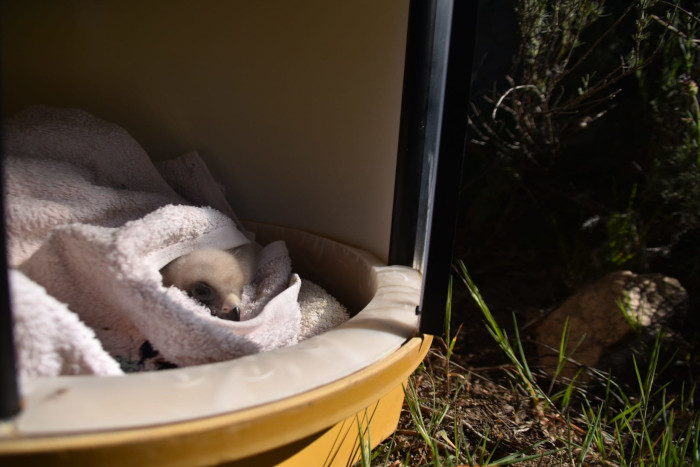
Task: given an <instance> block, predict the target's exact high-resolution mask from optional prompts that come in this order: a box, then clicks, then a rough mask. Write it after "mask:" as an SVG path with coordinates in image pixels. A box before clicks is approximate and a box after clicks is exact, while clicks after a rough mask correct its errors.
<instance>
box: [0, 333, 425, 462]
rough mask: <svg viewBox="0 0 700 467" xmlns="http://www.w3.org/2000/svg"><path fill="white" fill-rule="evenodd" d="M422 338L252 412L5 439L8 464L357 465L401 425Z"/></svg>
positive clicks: (0, 452) (2, 447)
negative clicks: (363, 444) (363, 452)
mask: <svg viewBox="0 0 700 467" xmlns="http://www.w3.org/2000/svg"><path fill="white" fill-rule="evenodd" d="M431 341H432V338H431V336H421V337H414V338H412V339H410V340H409V341H407V342H406V344H404V345H403V346H401V347H400V348H399V349H397V350H396V351H395V352H393V353H392V354H391V355H388V356H387V357H386V358H384V359H382V360H380V361H378V362H376V363H375V364H373V365H370V366H369V367H367V368H365V369H364V370H361V371H358V372H357V373H354V374H352V375H350V376H348V377H346V378H343V379H341V380H338V381H336V382H334V383H331V384H328V385H326V386H322V387H319V388H317V389H314V390H311V391H308V392H306V393H303V394H299V395H297V396H294V397H290V398H287V399H284V400H281V401H279V402H276V403H271V404H266V405H264V406H260V407H254V408H251V409H248V410H241V411H238V412H234V413H230V414H223V415H220V416H216V417H210V418H206V419H201V420H192V421H187V422H183V423H173V424H168V425H164V426H154V427H149V428H139V429H133V430H121V431H114V432H105V433H90V434H82V435H72V436H53V437H40V438H19V439H14V440H11V441H10V440H7V441H5V442H3V443H0V464H2V465H3V466H6V465H8V466H9V465H22V466H26V465H42V466H49V465H71V466H83V465H85V466H87V465H100V466H108V465H120V466H121V465H149V466H156V465H182V466H193V465H216V464H227V465H241V466H243V465H246V466H250V465H256V466H257V465H286V466H295V465H298V466H312V465H329V466H330V465H352V464H354V463H355V462H356V461H357V460H358V459H359V456H360V449H359V447H360V443H359V436H358V434H359V430H360V429H362V430H363V436H364V439H365V440H368V441H371V446H372V447H374V446H376V445H378V444H379V443H380V442H381V441H382V440H384V439H385V438H386V437H388V436H389V435H390V434H391V433H392V432H393V431H394V430H395V429H396V426H397V422H398V418H399V416H400V412H401V404H402V401H403V384H404V383H405V382H406V380H407V378H408V376H409V375H410V374H411V373H412V372H413V370H414V369H415V368H416V367H417V366H418V365H419V364H420V362H421V361H422V360H423V358H424V357H425V354H426V353H427V352H428V349H429V348H430V344H431Z"/></svg>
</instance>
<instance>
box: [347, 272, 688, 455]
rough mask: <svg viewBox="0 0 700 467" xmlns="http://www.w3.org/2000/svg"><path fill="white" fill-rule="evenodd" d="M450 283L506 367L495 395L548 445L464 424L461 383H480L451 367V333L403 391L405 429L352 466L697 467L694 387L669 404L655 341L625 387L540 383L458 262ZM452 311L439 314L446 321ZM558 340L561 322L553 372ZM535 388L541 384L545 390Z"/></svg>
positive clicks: (465, 386)
mask: <svg viewBox="0 0 700 467" xmlns="http://www.w3.org/2000/svg"><path fill="white" fill-rule="evenodd" d="M457 275H458V278H459V279H460V280H461V281H462V282H463V283H464V284H465V286H466V287H467V289H468V290H469V292H470V294H471V296H472V297H473V298H474V300H475V302H476V303H477V305H478V306H479V308H480V310H481V312H482V316H483V318H484V323H485V326H486V328H487V329H488V331H489V333H490V334H491V336H492V337H493V339H494V343H495V344H496V345H497V346H498V347H499V348H500V349H501V351H502V352H503V354H504V355H505V357H506V359H507V361H508V363H507V364H506V365H503V366H502V370H503V371H505V372H506V374H507V375H508V378H507V381H510V386H508V387H507V388H506V387H504V391H506V393H508V391H510V393H511V394H513V395H516V396H518V395H519V396H518V397H524V398H526V399H528V400H527V403H528V405H529V406H530V407H531V408H532V410H531V412H530V413H531V414H532V418H533V420H528V421H525V422H523V423H524V426H528V425H527V424H528V423H530V424H531V426H536V425H537V424H539V425H541V426H553V427H556V429H549V432H548V436H542V437H541V439H534V438H530V441H529V442H528V444H526V445H522V444H521V445H515V444H514V443H513V441H512V440H507V439H505V438H503V436H502V434H495V433H494V432H491V431H489V429H483V430H480V429H477V428H475V427H474V426H472V425H471V424H470V423H468V422H466V420H464V418H463V414H464V413H465V412H464V410H473V409H470V408H469V407H471V406H469V407H466V408H465V407H462V406H465V405H468V404H467V403H468V402H469V400H470V397H471V396H470V390H469V386H470V383H469V381H470V380H471V381H482V380H485V379H487V378H488V377H486V376H481V375H475V374H474V373H473V372H470V371H468V370H467V369H465V368H462V367H460V366H459V365H457V364H456V363H454V362H451V361H450V359H451V357H452V356H453V351H454V346H455V341H456V334H455V335H450V332H449V329H450V328H449V327H447V330H448V332H447V334H446V338H445V340H442V341H441V347H442V348H440V346H438V348H437V349H436V351H435V353H433V360H437V362H438V364H435V365H434V364H432V363H430V362H429V361H428V360H426V363H424V364H423V365H421V367H420V368H419V369H418V370H417V371H416V372H415V374H414V375H413V376H412V377H411V378H410V380H409V384H408V386H407V387H406V388H405V397H406V406H405V411H406V412H407V416H406V417H405V418H406V419H407V420H408V422H407V423H404V425H403V426H402V427H400V429H399V430H397V432H396V433H395V434H394V436H393V437H392V438H390V439H389V440H387V441H385V442H384V443H383V444H381V445H380V446H379V447H377V448H376V449H375V450H374V451H373V452H371V453H370V452H369V450H368V448H367V441H366V440H363V441H362V443H363V444H362V446H363V456H362V460H361V462H360V465H363V466H369V465H375V466H376V465H382V466H392V467H394V466H399V465H411V466H414V465H425V466H456V465H515V464H518V465H584V464H589V465H610V466H647V465H700V430H698V428H699V427H700V414H697V413H695V410H694V407H693V400H694V393H695V388H694V387H686V386H683V387H682V388H681V390H680V391H676V393H675V394H673V395H672V394H671V392H670V388H669V385H668V384H667V383H664V382H662V381H663V373H664V369H665V366H666V362H665V361H662V357H661V356H662V352H661V349H662V346H663V342H664V337H663V336H659V337H658V338H657V339H656V341H655V342H654V344H653V345H652V346H651V347H650V348H649V355H648V359H647V360H648V363H647V364H646V365H645V366H644V367H641V366H640V364H638V361H637V360H635V361H634V376H635V381H634V382H633V383H634V384H633V385H631V386H630V385H623V384H620V383H618V382H617V381H616V380H615V379H614V377H613V376H611V375H605V374H603V373H601V372H596V371H593V370H590V369H583V368H582V369H581V370H580V371H579V374H580V373H581V372H582V371H584V370H586V371H588V372H589V373H590V374H591V375H592V376H594V378H593V379H594V380H595V381H597V383H595V382H594V383H588V384H587V385H584V384H579V383H577V379H576V378H574V379H573V380H570V381H568V380H567V381H564V380H562V381H559V371H555V373H554V377H553V378H551V379H549V380H548V379H547V378H544V377H543V376H540V375H539V374H538V373H537V372H536V371H535V370H534V367H533V366H532V365H531V364H530V363H528V360H527V355H526V352H525V347H524V346H523V342H522V340H521V337H520V335H519V333H518V326H517V322H514V333H513V334H514V336H513V338H512V339H511V338H509V337H508V335H507V333H506V331H505V330H504V329H503V328H502V327H501V326H499V324H498V323H497V322H496V320H495V319H494V317H493V315H492V313H491V312H490V310H489V308H488V306H487V305H486V303H485V301H484V300H483V297H482V296H481V294H480V292H479V290H478V288H477V287H476V285H475V284H474V282H473V281H472V279H471V278H470V276H469V273H468V271H467V269H466V268H465V267H464V265H463V264H462V263H458V268H457ZM450 297H451V296H450ZM451 304H452V301H451V299H450V300H448V305H449V306H451ZM451 311H452V310H451V309H450V308H449V307H448V310H447V312H448V316H450V314H451ZM567 340H568V323H567V325H565V327H564V329H563V330H562V339H561V342H562V344H561V346H560V357H559V360H558V362H559V363H558V365H557V368H558V369H559V370H561V368H562V366H563V364H564V363H565V362H567V361H569V360H570V357H571V355H565V354H564V349H566V348H567V345H566V344H567ZM579 344H580V342H579ZM443 350H444V352H442V351H443ZM436 355H437V357H436ZM439 362H442V364H439ZM475 378H476V379H475ZM540 380H541V381H542V382H544V383H546V390H545V389H544V388H543V387H542V386H541V385H540ZM450 381H452V383H450ZM455 382H456V384H453V383H455ZM592 384H593V385H595V384H597V389H598V391H597V392H596V391H595V390H593V389H591V386H592ZM502 387H503V386H502ZM493 422H494V424H493V425H492V426H493V427H497V426H498V425H497V423H498V420H496V421H493ZM368 435H369V434H368ZM365 451H366V452H365Z"/></svg>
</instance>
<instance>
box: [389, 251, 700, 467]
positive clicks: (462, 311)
mask: <svg viewBox="0 0 700 467" xmlns="http://www.w3.org/2000/svg"><path fill="white" fill-rule="evenodd" d="M506 255H507V258H506ZM550 258H552V256H551V255H550V254H549V252H529V253H523V252H518V253H515V252H512V251H510V252H504V254H503V256H501V255H496V254H491V255H475V254H472V255H471V256H470V257H469V258H467V259H466V260H465V264H467V266H468V268H470V269H469V272H470V275H471V277H472V279H473V280H474V282H475V283H476V284H477V286H478V287H479V289H480V292H481V294H482V296H483V297H484V299H485V302H486V303H487V304H488V306H489V308H490V310H491V313H492V314H493V315H494V317H495V319H496V321H497V322H498V323H499V325H500V326H501V327H502V329H504V330H506V332H507V333H508V335H509V336H511V337H512V336H513V334H514V332H513V329H514V322H513V317H515V319H516V320H517V324H518V328H519V330H520V337H521V340H522V341H523V343H524V349H525V353H526V355H527V356H528V362H529V363H530V364H531V368H532V370H533V372H534V373H535V374H536V378H538V383H539V384H540V386H541V387H547V385H548V384H549V383H548V380H547V378H546V376H545V375H544V374H543V373H539V372H538V368H537V365H536V361H535V358H534V355H535V354H536V353H535V349H534V346H535V343H534V342H532V340H531V338H530V336H529V333H528V329H530V326H531V325H532V324H533V321H536V320H537V319H538V317H540V316H542V314H544V313H546V312H547V311H549V310H551V309H553V308H555V307H556V306H558V305H559V304H560V303H561V302H562V301H563V300H565V299H566V298H567V297H568V296H570V295H571V294H572V293H573V292H574V291H575V290H576V288H577V286H580V284H571V283H570V282H569V281H567V280H566V279H565V277H566V275H565V274H564V272H563V271H562V270H561V269H560V268H559V267H558V265H557V264H556V262H555V261H551V260H550ZM452 312H453V324H452V329H453V331H454V330H456V329H457V328H458V327H459V326H460V325H461V329H460V330H459V334H458V337H457V342H456V345H455V350H454V354H453V356H452V359H451V362H450V367H449V370H448V371H449V375H450V377H449V378H447V377H445V375H446V371H445V367H446V359H445V350H446V349H445V345H444V342H443V341H442V340H441V339H435V340H434V345H433V349H431V352H430V353H429V354H428V357H427V358H426V360H425V365H424V368H423V369H421V370H419V371H418V372H416V374H415V375H414V377H413V382H414V385H415V387H416V393H417V395H418V399H419V400H421V401H435V402H433V407H431V406H430V405H431V404H430V403H427V402H424V405H423V406H422V407H421V411H423V412H424V413H423V418H424V419H427V420H429V419H430V418H431V417H434V416H435V413H436V412H437V413H439V412H440V411H441V407H443V406H444V404H449V406H450V407H449V410H448V411H447V412H446V414H445V417H444V420H443V422H442V423H441V427H444V429H445V433H447V434H450V435H447V436H446V437H445V438H444V439H442V440H439V441H440V443H441V447H442V448H443V449H442V451H441V452H443V453H450V452H451V453H454V445H453V444H454V442H455V440H454V433H455V424H454V423H455V422H454V421H455V420H458V421H459V425H460V431H459V432H460V433H463V435H464V439H463V445H462V446H463V448H464V447H465V446H466V447H467V448H468V449H470V452H471V453H476V454H477V456H478V453H479V452H480V451H483V452H484V456H483V457H482V458H480V459H477V458H475V459H474V462H475V464H478V465H481V463H483V462H484V461H485V460H486V458H487V457H488V455H489V453H491V452H492V453H493V457H492V459H498V458H502V457H504V456H507V455H509V454H511V453H514V452H519V451H522V450H527V449H528V448H530V447H532V446H534V445H537V447H536V448H535V449H532V450H531V452H532V453H533V454H537V455H536V456H535V458H534V459H532V460H530V461H527V462H519V463H518V464H517V465H525V466H527V465H533V466H534V465H538V466H547V465H571V460H572V459H570V458H569V457H566V456H571V455H575V453H573V454H571V453H566V451H565V450H564V451H561V450H560V451H559V453H557V454H552V453H551V452H550V451H552V450H556V449H557V448H562V446H563V445H562V442H561V440H562V439H572V440H574V441H577V442H580V441H581V439H582V437H583V436H585V433H586V432H585V429H584V428H585V427H586V424H585V422H584V421H583V420H582V419H581V418H580V416H579V417H578V418H577V416H576V415H575V414H573V413H569V415H568V416H569V417H570V420H569V422H567V421H565V420H564V419H563V417H562V416H561V414H559V413H558V412H557V411H555V410H551V409H549V408H547V407H546V404H536V403H533V401H534V400H536V399H535V398H533V397H530V395H529V394H527V393H526V391H525V389H523V386H522V385H520V384H516V382H515V381H516V379H517V378H516V375H515V373H514V371H515V370H514V367H513V366H512V365H511V364H510V362H508V361H507V358H506V357H505V355H504V353H503V352H502V351H501V349H500V348H499V347H498V346H497V344H496V343H495V341H494V339H493V337H492V336H491V335H490V334H489V333H488V331H487V329H486V326H485V323H484V318H483V315H482V312H481V311H480V310H479V309H478V308H477V306H476V304H475V302H474V300H473V299H472V297H471V296H470V294H469V293H468V291H467V288H466V286H464V285H463V284H459V283H458V282H455V287H454V288H453V308H452ZM694 349H697V345H696V346H694ZM697 353H698V352H697V351H695V350H691V352H690V354H689V355H690V356H686V358H685V361H684V362H683V364H682V365H680V366H679V367H677V368H675V369H674V367H673V366H671V367H669V368H668V369H666V373H667V374H665V375H664V376H666V377H667V378H669V380H676V381H685V382H694V383H698V382H700V381H699V380H698V375H700V358H699V357H698V355H697ZM674 372H675V373H674ZM669 373H670V374H669ZM627 376H628V375H626V377H627ZM448 379H449V381H448ZM618 382H619V384H621V385H622V386H627V387H630V388H633V387H635V384H636V381H632V380H629V381H625V380H624V379H622V380H618ZM457 388H459V389H458V390H457ZM678 388H680V386H678ZM455 394H457V395H455ZM590 394H591V397H595V389H594V388H591V392H590ZM441 401H442V403H443V405H440V404H441ZM435 405H437V407H436V406H435ZM450 437H452V439H451V438H450ZM392 442H393V443H394V444H393V446H391V449H393V452H391V454H389V455H388V457H385V456H383V455H382V454H380V455H379V459H381V462H382V464H381V465H384V462H386V460H387V459H388V460H389V462H388V465H392V466H400V465H425V464H430V463H431V462H432V460H431V459H432V454H431V452H429V450H428V448H427V447H425V445H424V443H423V441H422V439H421V436H420V434H419V433H418V432H417V429H416V424H415V421H414V420H412V417H411V412H410V410H409V407H404V410H403V413H402V416H401V420H400V422H399V428H398V431H397V432H396V434H395V436H394V438H393V441H392ZM421 445H423V446H422V448H421V447H420V446H421ZM380 449H383V450H385V451H387V452H390V448H389V444H387V443H384V444H383V445H382V447H380ZM586 461H587V464H588V465H601V464H600V462H599V461H598V458H597V457H596V454H595V452H592V453H591V454H590V455H589V456H588V457H587V458H586ZM392 462H393V464H392Z"/></svg>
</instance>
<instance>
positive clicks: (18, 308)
mask: <svg viewBox="0 0 700 467" xmlns="http://www.w3.org/2000/svg"><path fill="white" fill-rule="evenodd" d="M8 281H9V285H10V294H11V297H12V312H13V320H14V338H15V341H16V342H17V343H18V345H16V348H17V369H18V373H19V375H20V376H22V377H26V376H56V375H81V374H95V375H101V376H110V375H120V374H122V373H123V372H122V370H121V368H120V367H119V364H118V363H117V362H116V361H115V360H114V359H113V358H112V357H111V356H110V355H109V354H108V353H107V352H106V351H105V350H104V349H103V348H102V345H101V344H100V342H99V341H98V340H97V339H96V338H95V333H94V332H93V331H92V329H90V328H88V327H87V326H85V324H83V323H82V322H81V321H80V320H79V319H78V317H77V316H76V315H75V314H74V313H71V312H70V311H69V310H68V308H67V307H66V305H65V304H63V303H61V302H59V301H58V300H56V299H55V298H54V297H52V296H51V295H48V294H47V293H46V290H44V288H43V287H41V286H40V285H38V284H36V283H35V282H33V281H32V280H30V279H29V278H28V277H26V276H25V275H24V274H22V273H21V272H19V271H17V270H14V269H12V270H10V271H9V274H8Z"/></svg>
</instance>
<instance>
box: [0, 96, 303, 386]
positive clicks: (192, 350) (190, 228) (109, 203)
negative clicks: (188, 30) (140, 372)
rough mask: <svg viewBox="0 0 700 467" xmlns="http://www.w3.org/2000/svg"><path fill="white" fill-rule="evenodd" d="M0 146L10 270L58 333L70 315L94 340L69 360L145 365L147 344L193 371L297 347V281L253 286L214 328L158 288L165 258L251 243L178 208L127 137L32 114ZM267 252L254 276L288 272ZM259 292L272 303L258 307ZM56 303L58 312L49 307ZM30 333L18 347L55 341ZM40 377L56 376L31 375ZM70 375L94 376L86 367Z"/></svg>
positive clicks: (15, 123) (63, 114)
mask: <svg viewBox="0 0 700 467" xmlns="http://www.w3.org/2000/svg"><path fill="white" fill-rule="evenodd" d="M4 135H5V141H4V143H5V147H4V150H5V155H6V156H7V157H6V166H5V168H6V170H5V174H6V175H5V193H6V204H7V206H8V209H7V224H8V232H7V234H8V253H9V257H10V262H11V264H12V265H13V266H16V267H17V268H18V269H19V270H21V271H22V272H23V273H24V274H26V276H27V277H28V278H29V279H31V280H32V281H33V282H35V283H37V284H40V285H41V286H43V288H45V290H46V292H47V293H48V294H46V295H41V297H44V298H45V299H46V302H47V305H46V307H47V308H50V309H52V310H55V312H53V313H52V316H53V317H54V318H55V319H56V320H57V322H60V321H61V320H63V319H64V318H65V319H75V316H73V317H72V318H66V316H60V315H72V314H73V313H75V314H77V316H78V317H79V319H80V320H82V321H83V322H84V323H85V324H86V325H88V326H89V327H90V328H91V329H92V330H93V331H94V332H95V334H96V336H97V337H98V338H99V342H93V343H91V344H90V346H91V347H89V348H85V349H74V350H76V351H78V352H82V351H85V352H88V353H89V352H91V350H90V349H91V348H94V347H95V345H97V344H99V345H101V346H102V347H104V349H106V350H107V351H108V352H109V353H110V355H111V356H112V357H115V358H117V359H118V360H119V361H121V362H143V360H144V358H145V357H146V356H144V346H145V344H148V346H147V347H148V348H153V349H155V350H157V351H158V352H160V357H159V358H161V359H163V360H166V361H167V362H169V363H173V364H176V365H193V364H199V363H206V362H213V361H220V360H226V359H229V358H233V357H237V356H240V355H246V354H250V353H253V352H259V351H263V350H270V349H273V348H277V347H282V346H286V345H290V344H293V343H295V342H297V340H298V336H299V334H300V310H299V305H298V303H297V296H298V293H299V288H300V285H301V281H300V280H299V278H298V277H297V276H296V275H293V274H291V273H290V272H289V270H291V267H289V268H288V269H284V271H285V272H283V273H281V274H278V275H277V276H276V277H275V279H274V280H272V279H271V278H264V277H262V278H258V277H256V287H254V288H253V289H249V290H252V292H253V296H251V297H249V298H246V297H244V305H245V306H248V307H249V308H247V311H246V313H247V314H246V317H249V318H250V319H248V320H247V321H241V322H232V321H225V320H221V319H219V318H216V317H213V316H211V315H210V313H209V311H208V310H207V309H206V308H204V307H202V306H201V305H199V304H198V303H197V302H196V301H194V300H192V299H191V298H189V297H187V296H186V295H185V294H184V293H183V292H182V291H180V290H179V289H176V288H172V287H171V288H165V287H163V285H162V278H161V276H160V273H159V270H160V268H161V267H162V266H164V265H165V264H167V263H168V262H169V261H171V260H172V259H174V258H176V257H178V256H180V255H182V254H185V253H188V252H190V251H192V250H193V249H196V248H199V247H205V246H209V247H216V248H222V249H230V248H234V247H236V246H239V245H242V244H244V243H247V242H248V241H249V240H248V239H247V238H246V236H245V235H244V234H243V233H241V231H240V230H239V229H237V228H236V225H235V224H234V222H233V221H232V220H231V219H230V218H228V217H226V216H224V215H223V214H221V213H220V212H218V211H215V210H214V209H211V208H206V207H204V208H198V207H193V206H184V205H182V204H183V203H185V201H184V200H183V198H182V197H181V196H179V195H178V194H177V193H175V191H173V190H172V189H171V188H170V187H169V186H168V185H167V184H166V183H165V182H164V181H163V179H162V177H161V176H160V174H159V173H158V171H157V170H156V169H155V167H154V166H153V164H152V163H151V162H150V160H149V159H148V156H147V155H146V153H145V152H144V151H143V150H142V149H141V148H140V146H138V144H137V143H135V141H133V139H131V137H130V136H129V135H128V133H126V131H124V130H123V129H121V128H119V127H118V126H116V125H113V124H110V123H107V122H103V121H101V120H99V119H96V118H95V117H92V116H91V115H90V114H88V113H86V112H82V111H77V110H72V109H58V110H57V109H48V108H45V107H34V108H30V109H29V110H27V111H25V112H23V113H22V114H20V115H18V116H17V117H15V118H12V119H10V120H9V121H7V123H6V126H5V128H4ZM268 248H269V249H268V250H267V252H266V250H263V254H262V256H261V257H262V258H263V259H264V261H262V262H261V266H262V267H263V269H264V266H265V264H272V263H273V262H275V261H276V262H278V263H279V262H280V260H281V261H282V262H284V263H285V264H287V263H286V262H287V261H288V255H287V253H286V248H284V246H283V245H280V244H279V243H273V244H272V245H269V246H268ZM273 260H274V261H273ZM284 267H287V266H284ZM268 288H269V289H270V290H272V289H274V290H275V291H277V292H278V293H277V294H276V295H275V296H274V297H263V296H261V293H263V292H262V291H264V290H267V289H268ZM23 290H24V289H20V290H18V292H17V294H18V295H17V297H16V298H17V299H18V300H20V301H21V300H22V299H24V297H23V295H24V294H25V292H24V291H23ZM37 297H39V295H37ZM56 300H58V301H60V302H62V303H64V304H66V305H67V307H54V306H53V305H54V304H55V303H54V302H55V301H56ZM34 306H42V305H41V304H40V303H37V304H35V305H34ZM42 316H43V315H42ZM25 318H27V319H31V314H30V315H29V316H28V317H27V316H23V317H22V318H21V319H25ZM44 318H45V317H44ZM37 319H39V318H37ZM38 329H42V331H41V332H42V333H45V334H46V335H45V336H43V337H42V336H41V335H30V337H28V338H27V339H33V340H36V339H42V338H43V339H45V340H46V342H58V340H57V339H56V335H55V334H54V333H52V331H51V329H52V328H51V326H44V327H40V326H39V327H37V330H38ZM53 329H54V330H55V329H56V328H53ZM24 335H28V334H24ZM88 340H89V339H88ZM18 343H19V346H20V347H22V346H25V345H26V346H30V347H31V345H33V343H31V342H28V341H25V339H24V338H23V339H19V341H18ZM75 345H76V346H78V347H82V341H81V340H78V341H76V342H75ZM55 350H56V352H60V349H58V348H56V349H55ZM22 351H23V350H22V349H21V348H20V352H19V353H21V352H22ZM38 365H39V366H41V365H42V363H38ZM44 370H46V372H49V373H50V372H51V371H54V370H51V369H49V368H45V369H41V368H39V369H37V371H39V372H42V371H44ZM28 371H34V370H28ZM61 371H63V370H61ZM76 371H77V370H76ZM79 371H84V372H94V370H93V369H92V368H91V366H90V365H83V366H82V367H81V368H80V370H79ZM41 374H46V373H41Z"/></svg>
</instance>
